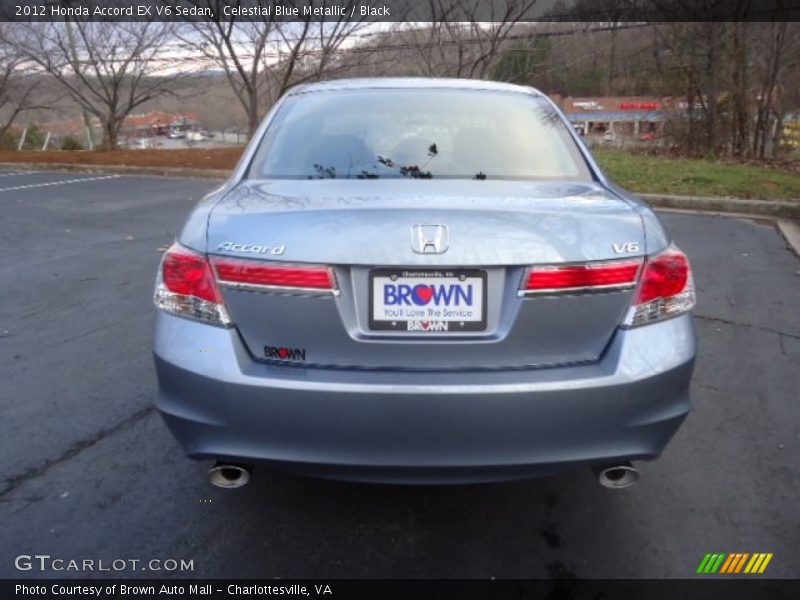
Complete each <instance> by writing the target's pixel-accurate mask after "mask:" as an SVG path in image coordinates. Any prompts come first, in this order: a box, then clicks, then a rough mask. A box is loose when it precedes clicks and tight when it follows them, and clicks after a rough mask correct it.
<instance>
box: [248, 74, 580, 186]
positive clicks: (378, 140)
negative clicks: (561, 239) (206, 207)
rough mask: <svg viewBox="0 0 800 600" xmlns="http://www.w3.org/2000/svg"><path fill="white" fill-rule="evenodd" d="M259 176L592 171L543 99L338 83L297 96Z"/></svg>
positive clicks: (516, 175)
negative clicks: (348, 87)
mask: <svg viewBox="0 0 800 600" xmlns="http://www.w3.org/2000/svg"><path fill="white" fill-rule="evenodd" d="M249 177H251V178H255V179H270V178H281V179H377V178H380V179H386V178H395V179H400V178H416V179H530V180H570V181H587V180H589V179H591V176H590V173H589V170H588V168H587V166H586V163H585V162H584V160H583V158H582V156H581V155H580V152H579V151H578V148H577V147H576V144H575V142H574V140H573V139H572V138H571V137H570V134H569V132H568V130H567V128H566V126H565V125H564V123H563V121H562V120H561V118H560V117H559V116H558V114H557V113H556V112H555V111H554V110H553V109H552V107H551V106H550V105H549V104H548V103H547V102H546V101H545V100H543V99H541V98H537V97H535V96H532V95H528V94H520V93H513V92H497V91H481V90H453V89H367V90H331V91H322V92H311V93H308V94H298V95H297V96H293V97H291V98H289V99H288V101H287V102H285V103H284V105H283V106H282V107H281V109H280V111H279V113H278V114H277V115H276V117H275V120H274V121H273V122H272V124H271V125H270V127H269V128H268V130H267V132H266V134H265V136H264V138H263V140H262V141H261V144H260V146H259V148H258V150H257V151H256V154H255V158H254V160H253V163H252V164H251V167H250V172H249Z"/></svg>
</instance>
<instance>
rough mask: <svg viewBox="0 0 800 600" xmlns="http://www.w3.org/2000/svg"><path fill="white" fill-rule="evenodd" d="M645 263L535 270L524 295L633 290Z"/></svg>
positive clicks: (528, 276) (526, 282)
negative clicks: (640, 269) (640, 268)
mask: <svg viewBox="0 0 800 600" xmlns="http://www.w3.org/2000/svg"><path fill="white" fill-rule="evenodd" d="M641 265H642V261H641V260H624V261H610V262H597V263H585V264H581V265H547V266H536V267H531V268H529V269H528V271H527V272H526V274H525V278H524V280H523V285H522V289H521V290H520V295H522V296H529V295H535V294H559V293H565V294H566V293H582V292H600V291H606V290H615V289H625V288H632V287H633V286H635V285H636V275H637V274H638V273H639V267H641Z"/></svg>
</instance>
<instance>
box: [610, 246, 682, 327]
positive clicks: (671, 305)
mask: <svg viewBox="0 0 800 600" xmlns="http://www.w3.org/2000/svg"><path fill="white" fill-rule="evenodd" d="M694 305H695V292H694V281H693V279H692V269H691V267H690V265H689V259H688V258H686V255H685V254H684V253H683V252H681V251H680V250H678V248H677V247H675V246H674V245H672V246H669V247H668V248H667V249H666V250H664V251H663V252H660V253H659V254H656V255H654V256H651V257H650V258H648V259H647V260H645V264H644V269H643V270H642V277H641V283H640V284H639V287H638V289H637V290H636V294H635V296H634V298H633V302H632V305H631V308H630V310H629V312H628V315H627V316H626V318H625V324H626V325H628V326H629V327H636V326H637V325H646V324H647V323H653V322H654V321H660V320H662V319H668V318H670V317H675V316H677V315H680V314H683V313H686V312H688V311H690V310H692V308H694Z"/></svg>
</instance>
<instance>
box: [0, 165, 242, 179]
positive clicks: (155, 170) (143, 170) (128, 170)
mask: <svg viewBox="0 0 800 600" xmlns="http://www.w3.org/2000/svg"><path fill="white" fill-rule="evenodd" d="M0 167H4V168H7V169H12V170H17V171H69V172H74V173H109V174H113V175H157V176H159V177H190V178H197V179H227V178H228V176H229V175H230V174H231V171H229V170H224V169H193V168H188V167H187V168H184V167H134V166H128V165H87V164H74V163H35V162H19V163H18V162H0ZM231 170H232V169H231Z"/></svg>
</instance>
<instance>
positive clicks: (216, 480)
mask: <svg viewBox="0 0 800 600" xmlns="http://www.w3.org/2000/svg"><path fill="white" fill-rule="evenodd" d="M252 471H253V467H252V466H251V465H242V464H237V463H224V462H219V461H217V462H215V463H214V466H213V467H211V468H210V469H209V471H208V482H209V483H210V484H211V485H215V486H217V487H221V488H226V489H233V488H239V487H242V486H243V485H247V483H248V482H249V481H250V473H251V472H252Z"/></svg>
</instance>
